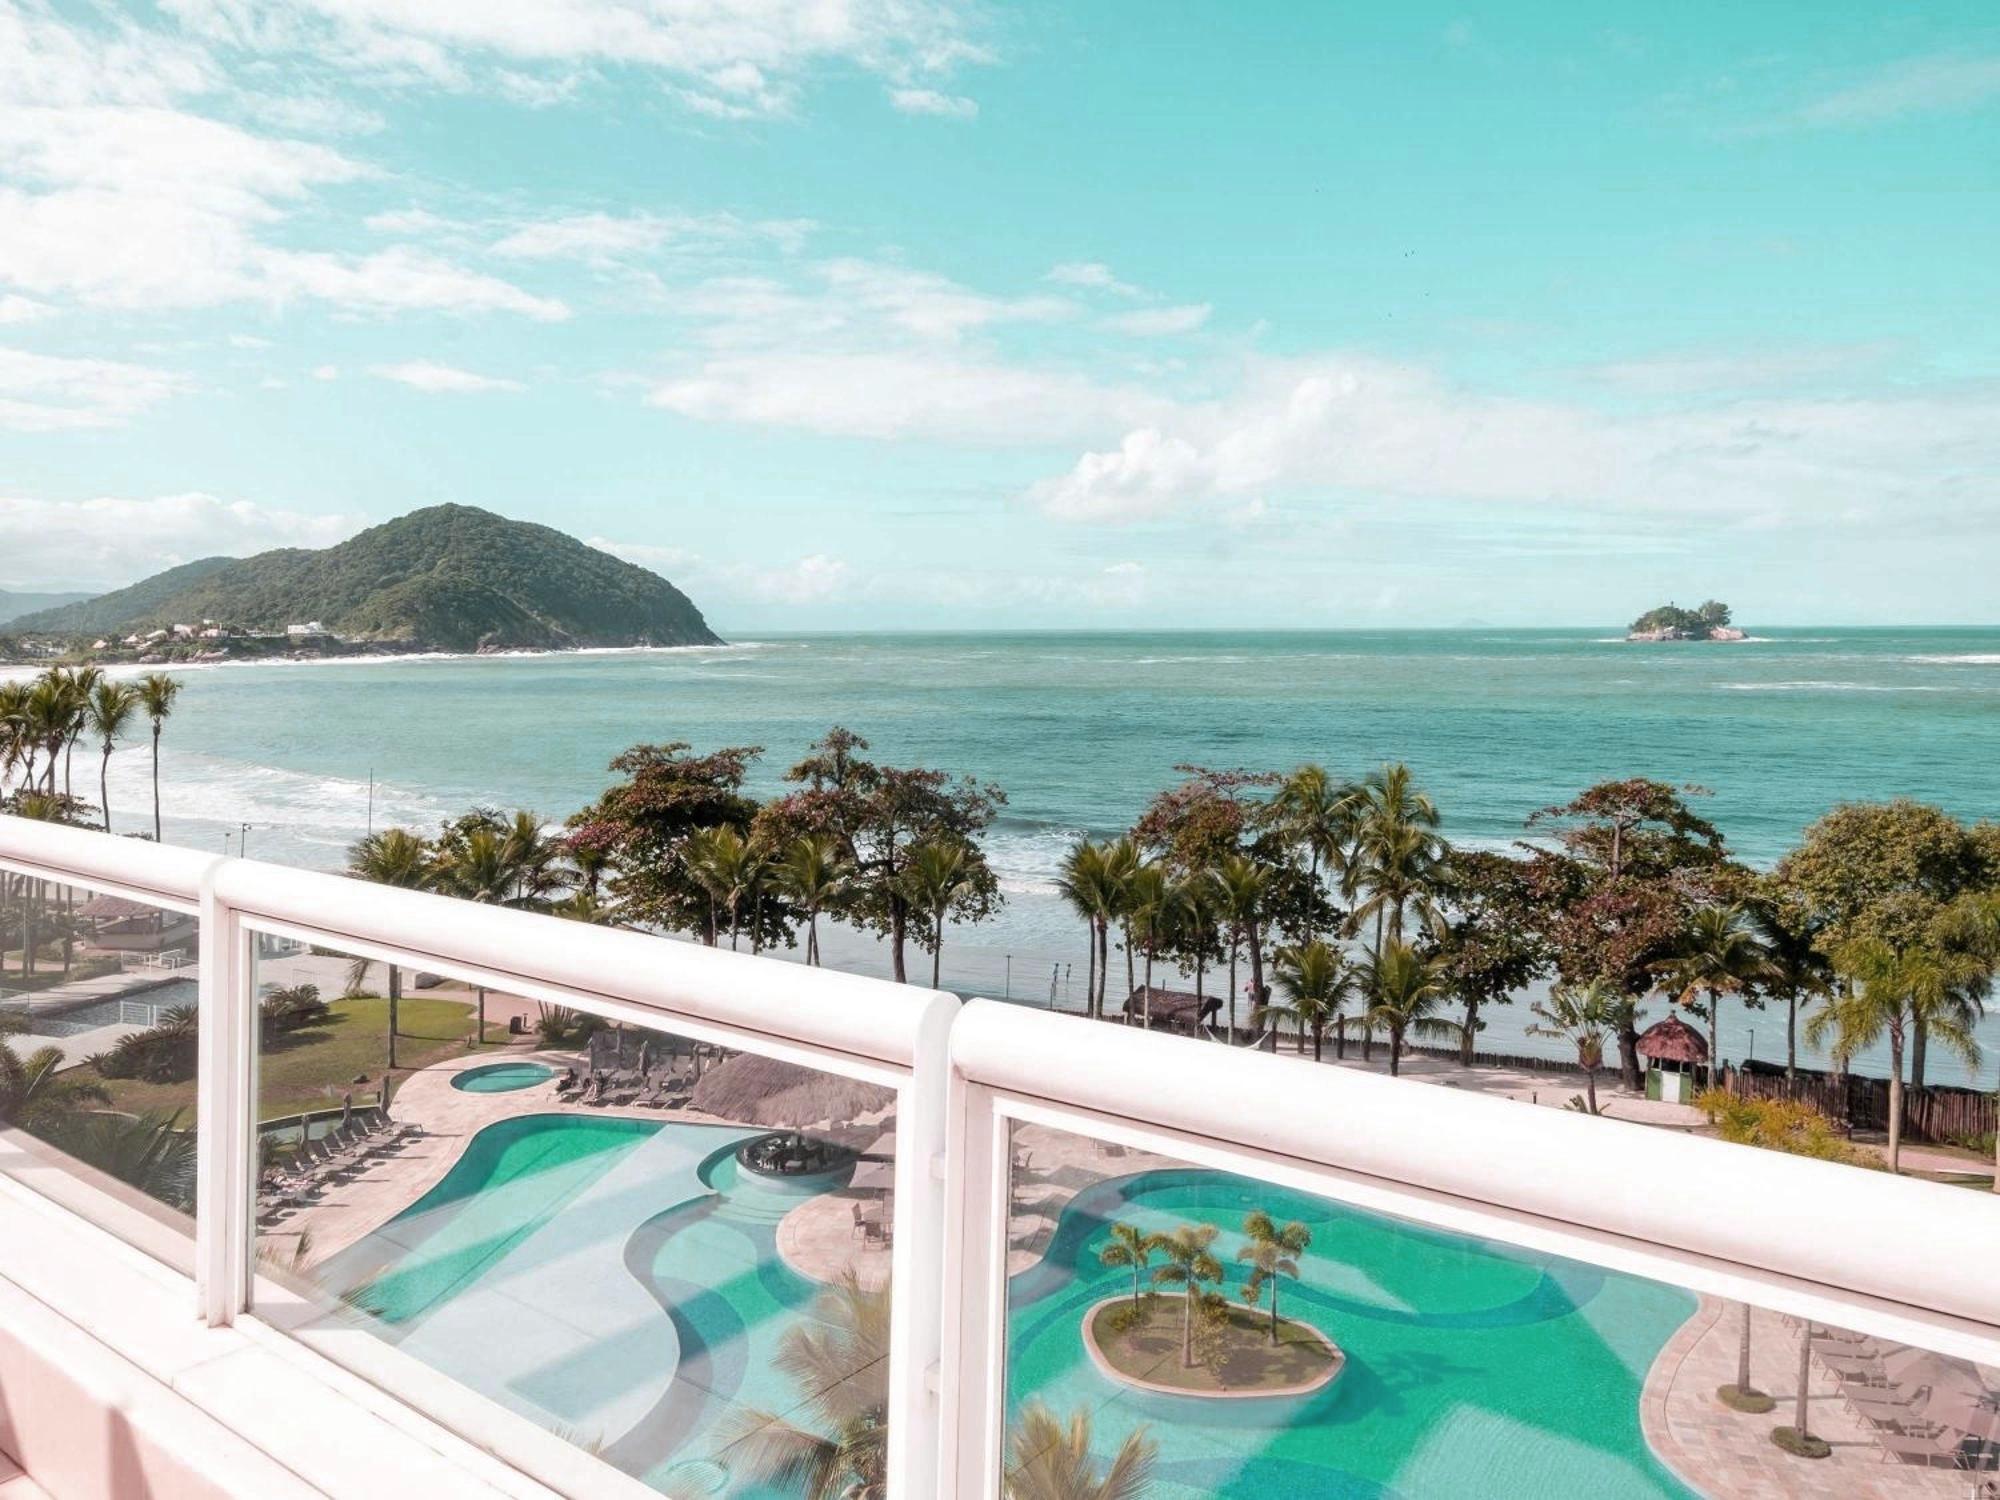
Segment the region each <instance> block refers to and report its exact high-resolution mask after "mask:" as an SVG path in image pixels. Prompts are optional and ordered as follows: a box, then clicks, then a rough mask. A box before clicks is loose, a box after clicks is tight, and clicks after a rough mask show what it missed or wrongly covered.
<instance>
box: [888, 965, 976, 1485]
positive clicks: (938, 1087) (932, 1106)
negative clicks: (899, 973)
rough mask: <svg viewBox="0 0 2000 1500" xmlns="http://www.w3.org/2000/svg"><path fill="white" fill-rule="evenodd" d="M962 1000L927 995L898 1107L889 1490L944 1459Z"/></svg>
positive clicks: (917, 1480) (923, 1480)
mask: <svg viewBox="0 0 2000 1500" xmlns="http://www.w3.org/2000/svg"><path fill="white" fill-rule="evenodd" d="M958 1008H959V1002H958V1000H957V999H956V998H955V997H953V996H950V995H945V994H938V995H934V996H933V997H932V998H931V1003H930V1005H929V1007H928V1008H927V1009H926V1010H925V1012H924V1015H923V1020H922V1022H921V1024H920V1026H919V1028H918V1032H917V1038H916V1045H915V1046H914V1047H913V1048H912V1049H911V1057H910V1081H909V1083H908V1084H907V1085H906V1086H905V1087H904V1089H903V1097H902V1099H901V1101H900V1102H899V1103H898V1105H897V1115H896V1211H895V1217H894V1219H893V1221H892V1228H893V1229H894V1232H895V1236H896V1240H895V1244H894V1245H893V1246H892V1247H891V1249H890V1260H889V1264H890V1277H889V1284H890V1288H891V1291H890V1306H889V1409H888V1414H887V1415H888V1419H889V1463H888V1470H889V1473H888V1480H889V1494H890V1496H891V1497H892V1500H923V1497H927V1496H929V1495H931V1493H932V1484H933V1476H934V1475H935V1474H936V1473H937V1464H938V1435H939V1433H938V1430H939V1428H940V1426H941V1425H942V1423H941V1422H940V1420H939V1412H938V1359H939V1353H940V1347H941V1338H942V1326H943V1318H942V1314H943V1306H944V1285H943V1278H942V1276H941V1273H940V1262H941V1260H942V1258H943V1252H944V1237H945V1184H944V1156H945V1090H946V1084H947V1081H948V1079H949V1077H950V1070H951V1023H952V1019H953V1017H955V1016H956V1015H957V1014H958Z"/></svg>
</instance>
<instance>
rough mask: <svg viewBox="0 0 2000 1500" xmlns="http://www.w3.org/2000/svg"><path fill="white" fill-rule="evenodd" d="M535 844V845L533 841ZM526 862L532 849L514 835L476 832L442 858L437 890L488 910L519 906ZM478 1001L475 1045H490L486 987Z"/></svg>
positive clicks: (436, 872)
mask: <svg viewBox="0 0 2000 1500" xmlns="http://www.w3.org/2000/svg"><path fill="white" fill-rule="evenodd" d="M530 844H532V841H530ZM523 858H532V848H531V847H529V848H524V847H523V845H522V843H521V842H520V841H519V840H517V839H516V837H515V836H514V832H513V831H510V832H509V834H508V835H507V836H505V837H503V836H502V835H501V834H500V833H499V832H498V831H496V830H495V829H493V828H475V829H473V830H472V832H470V833H469V834H467V835H466V836H465V837H464V839H462V840H460V841H458V843H457V845H456V846H455V847H454V848H453V849H452V850H451V851H450V852H449V853H448V854H443V855H441V856H440V857H439V858H438V861H437V864H436V867H435V870H434V872H433V873H434V879H435V882H436V888H437V889H438V890H439V891H441V892H443V893H444V894H445V895H447V896H456V897H458V898H459V899H460V900H461V901H477V902H479V903H481V904H482V905H486V906H518V905H522V904H523V898H522V897H521V895H520V890H521V884H522V880H523V873H522V866H521V863H520V861H521V860H522V859H523ZM473 992H474V994H475V995H477V997H478V1022H479V1023H478V1029H477V1030H476V1031H474V1032H473V1045H474V1046H475V1047H483V1046H485V1045H486V986H485V985H483V984H482V985H475V986H474V987H473Z"/></svg>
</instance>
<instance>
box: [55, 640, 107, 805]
mask: <svg viewBox="0 0 2000 1500" xmlns="http://www.w3.org/2000/svg"><path fill="white" fill-rule="evenodd" d="M55 670H56V675H57V679H58V681H59V682H60V683H61V684H62V700H63V797H64V799H65V800H68V799H69V798H71V797H72V796H74V795H75V794H74V792H73V790H72V788H71V785H70V779H69V766H70V757H71V756H72V755H74V754H75V753H76V742H77V741H78V740H80V739H82V738H83V732H84V730H86V729H87V728H89V727H90V697H91V694H92V693H94V692H96V691H97V685H98V684H99V683H100V682H102V681H104V668H102V667H90V666H85V667H58V668H56V669H55ZM49 770H50V773H51V779H53V773H54V771H55V767H54V766H51V767H50V768H49Z"/></svg>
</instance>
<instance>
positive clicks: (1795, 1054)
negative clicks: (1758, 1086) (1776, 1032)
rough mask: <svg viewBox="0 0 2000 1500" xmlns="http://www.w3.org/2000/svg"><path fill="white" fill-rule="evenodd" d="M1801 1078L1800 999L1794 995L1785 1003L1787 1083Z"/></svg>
mask: <svg viewBox="0 0 2000 1500" xmlns="http://www.w3.org/2000/svg"><path fill="white" fill-rule="evenodd" d="M1798 1076H1799V997H1798V996H1797V995H1793V996H1791V997H1790V998H1788V999H1787V1000H1786V1001H1785V1082H1786V1083H1791V1082H1794V1081H1795V1080H1796V1079H1797V1078H1798Z"/></svg>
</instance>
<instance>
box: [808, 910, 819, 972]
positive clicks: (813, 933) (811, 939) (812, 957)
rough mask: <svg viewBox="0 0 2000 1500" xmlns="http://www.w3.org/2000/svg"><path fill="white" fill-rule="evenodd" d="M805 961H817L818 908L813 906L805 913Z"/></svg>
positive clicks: (810, 962) (811, 962)
mask: <svg viewBox="0 0 2000 1500" xmlns="http://www.w3.org/2000/svg"><path fill="white" fill-rule="evenodd" d="M806 962H807V963H808V964H817V963H818V962H819V908H818V907H817V906H815V907H814V908H813V909H812V910H811V911H809V912H807V913H806Z"/></svg>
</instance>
